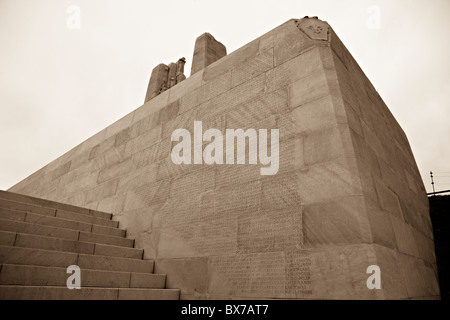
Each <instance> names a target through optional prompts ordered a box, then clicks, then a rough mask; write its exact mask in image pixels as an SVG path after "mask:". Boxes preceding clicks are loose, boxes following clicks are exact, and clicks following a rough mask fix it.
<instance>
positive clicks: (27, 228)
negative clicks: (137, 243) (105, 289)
mask: <svg viewBox="0 0 450 320" xmlns="http://www.w3.org/2000/svg"><path fill="white" fill-rule="evenodd" d="M0 230H1V231H10V232H16V233H24V234H35V235H40V236H47V237H53V238H59V239H67V240H79V241H83V242H94V243H103V244H110V245H113V246H119V247H127V248H133V246H134V240H132V239H126V238H120V237H114V236H109V235H104V234H95V233H91V232H84V231H76V230H72V229H64V228H57V227H51V226H45V225H38V224H33V223H27V222H22V221H14V220H3V219H0Z"/></svg>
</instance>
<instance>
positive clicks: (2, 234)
mask: <svg viewBox="0 0 450 320" xmlns="http://www.w3.org/2000/svg"><path fill="white" fill-rule="evenodd" d="M15 241H16V233H15V232H9V231H0V245H1V246H13V245H14V243H15Z"/></svg>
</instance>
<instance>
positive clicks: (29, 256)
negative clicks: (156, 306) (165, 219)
mask: <svg viewBox="0 0 450 320" xmlns="http://www.w3.org/2000/svg"><path fill="white" fill-rule="evenodd" d="M0 264H19V265H36V266H49V267H52V266H53V267H62V268H67V267H68V266H70V265H77V266H79V267H80V268H81V269H94V270H109V271H125V272H137V273H153V268H154V261H153V260H138V259H128V258H119V257H111V256H97V255H90V254H78V253H73V252H61V251H53V250H43V249H33V248H22V247H11V246H0Z"/></svg>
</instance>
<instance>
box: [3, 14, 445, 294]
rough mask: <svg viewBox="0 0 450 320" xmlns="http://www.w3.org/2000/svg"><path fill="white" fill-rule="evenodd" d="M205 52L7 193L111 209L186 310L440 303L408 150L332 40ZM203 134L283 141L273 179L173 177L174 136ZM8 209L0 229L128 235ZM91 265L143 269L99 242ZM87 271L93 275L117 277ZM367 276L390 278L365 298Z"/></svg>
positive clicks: (328, 33) (319, 24) (199, 168)
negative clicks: (195, 306)
mask: <svg viewBox="0 0 450 320" xmlns="http://www.w3.org/2000/svg"><path fill="white" fill-rule="evenodd" d="M197 42H198V43H197V45H196V51H195V52H194V61H193V64H192V68H193V69H192V76H191V77H189V78H188V79H186V80H184V81H183V82H182V83H179V84H178V85H175V86H172V87H170V83H167V82H166V87H165V88H163V89H164V90H162V91H163V92H161V93H160V94H159V95H155V96H153V98H152V99H151V100H149V101H148V102H146V103H145V104H144V105H143V106H141V107H140V108H138V109H136V110H135V111H133V112H132V113H131V114H130V115H128V116H126V117H124V118H123V119H121V120H119V121H118V122H116V123H115V124H113V125H112V126H111V127H108V128H106V129H105V130H103V131H101V132H100V133H99V134H97V135H96V136H94V137H92V138H91V139H89V140H88V141H86V142H84V143H83V144H81V145H80V146H78V147H76V148H74V149H73V150H71V151H69V152H68V153H67V154H65V155H63V156H62V157H61V158H59V159H57V160H56V161H55V162H54V163H52V164H49V165H48V166H46V167H45V168H43V169H42V170H40V171H38V172H37V173H35V174H33V175H32V176H31V177H29V178H27V179H26V180H24V181H22V182H21V183H19V184H17V185H16V186H14V187H13V188H12V190H13V191H17V192H21V193H25V194H29V195H34V196H38V197H43V198H46V199H51V200H56V201H62V200H65V201H67V202H68V203H70V204H72V205H75V204H76V205H82V206H89V207H90V208H91V209H92V210H100V211H103V210H105V211H109V210H110V209H111V211H113V212H114V217H113V221H112V222H119V224H120V226H121V227H123V228H125V227H127V229H128V236H130V235H131V236H133V237H135V238H136V247H137V248H141V249H145V252H144V256H145V257H146V258H151V259H155V271H156V272H158V273H163V274H167V276H168V277H167V286H168V287H170V288H178V289H180V290H181V291H180V292H181V298H185V299H202V298H220V299H228V298H284V299H410V298H412V299H415V298H423V297H438V296H439V288H438V286H437V281H436V273H435V270H434V268H435V257H434V252H433V250H434V245H433V234H432V229H431V224H430V218H429V215H428V202H427V198H426V194H425V189H424V187H423V183H422V181H421V179H420V174H419V172H418V169H417V165H416V163H415V160H414V156H413V154H412V152H411V148H410V146H409V143H408V141H407V138H406V136H405V134H404V132H403V131H402V129H401V128H400V126H399V124H398V123H397V121H396V120H395V119H394V117H393V116H392V114H391V113H390V112H389V109H388V108H387V106H386V105H385V104H384V102H383V101H382V99H381V98H380V97H379V95H378V94H377V92H376V90H375V88H373V86H372V85H371V83H370V82H369V80H368V79H367V78H366V76H365V75H364V73H363V72H362V70H361V69H360V68H359V66H358V64H357V63H356V61H355V60H354V59H353V57H352V56H351V55H350V53H348V51H347V50H346V48H345V46H344V45H343V44H342V43H341V42H340V40H339V39H338V38H337V36H336V34H335V33H334V31H333V30H332V29H331V27H330V26H329V25H328V24H327V23H326V22H324V21H320V20H318V19H315V18H303V19H292V20H289V21H287V22H286V23H284V24H282V25H281V26H279V27H277V28H276V29H274V30H272V31H270V32H268V33H266V34H265V35H263V36H262V37H260V38H258V39H255V40H254V41H252V42H250V43H249V44H247V45H245V46H244V47H242V48H240V49H238V50H236V51H234V52H233V53H231V54H229V55H226V51H225V48H224V47H223V46H222V45H220V44H219V43H217V42H215V40H214V41H213V38H212V37H211V36H209V35H203V36H201V37H200V38H199V39H198V41H197ZM208 46H209V47H215V48H216V49H214V50H209V51H208ZM218 59H220V60H218ZM182 66H183V62H179V63H177V64H171V65H170V68H169V67H168V69H169V70H166V69H165V66H164V65H160V66H159V67H157V68H155V70H154V73H155V78H154V79H159V80H158V81H159V82H158V83H159V84H158V85H157V86H156V87H152V86H150V87H152V88H153V89H152V90H150V91H149V92H152V93H150V96H151V95H152V94H157V93H159V92H160V91H161V88H162V87H161V85H162V83H163V81H164V79H166V80H167V79H168V77H169V74H170V78H173V75H174V72H173V69H174V68H175V70H176V72H175V78H176V82H178V75H179V73H180V70H181V69H182ZM158 77H159V78H158ZM152 79H153V75H152ZM152 81H153V80H151V81H150V82H152ZM155 81H156V80H155ZM148 94H149V93H148ZM146 101H147V99H146ZM194 121H202V123H203V130H206V129H210V128H215V129H218V130H219V131H221V132H224V130H226V129H238V128H242V129H243V130H247V129H255V130H258V129H279V130H280V131H279V135H280V141H279V160H278V164H279V169H278V172H277V174H276V175H274V176H261V175H260V171H259V170H260V168H261V165H260V164H257V165H250V164H248V163H246V164H240V165H226V164H224V165H218V164H217V165H216V164H213V165H206V164H192V165H188V164H180V165H177V164H174V163H173V162H172V160H171V156H170V155H171V150H172V148H173V147H174V146H175V144H176V142H173V141H171V135H172V133H173V131H174V130H176V129H186V130H187V131H188V132H189V133H190V134H191V136H193V134H194V129H193V123H194ZM206 145H207V143H202V151H203V150H204V149H205V147H206ZM245 153H246V156H247V157H248V155H249V154H248V153H249V151H248V150H246V152H245ZM87 155H88V156H87ZM393 155H395V156H393ZM0 195H1V194H0ZM0 199H1V197H0ZM5 201H15V200H14V199H6V200H5ZM5 203H6V205H5V206H4V209H3V210H1V211H0V217H15V218H17V219H22V220H23V219H24V220H25V222H32V221H33V219H34V221H41V222H42V223H43V224H45V225H49V226H64V227H67V228H75V227H80V228H81V229H79V230H82V229H83V228H91V229H89V230H82V231H84V232H94V233H101V234H105V235H110V236H121V237H123V236H124V235H125V234H124V233H123V232H122V231H112V230H114V229H113V228H111V227H112V226H113V225H111V226H110V227H108V226H100V225H97V224H94V223H95V221H99V220H95V221H94V220H93V219H92V218H91V217H89V219H88V218H83V219H82V221H83V222H78V224H77V222H75V221H72V222H67V224H63V223H64V221H63V219H59V220H58V211H57V212H56V217H44V218H45V219H44V218H42V217H43V216H42V215H40V216H39V217H36V216H37V215H36V214H34V216H33V213H27V214H26V216H23V214H19V213H15V212H13V211H11V209H12V207H8V205H7V202H5ZM29 204H33V203H29ZM23 210H25V211H27V210H28V209H27V208H25V207H24V208H23ZM61 210H67V211H70V209H68V208H61ZM92 212H94V211H90V213H92ZM42 214H44V213H42ZM49 214H51V212H49ZM60 216H61V212H60ZM38 218H39V219H38ZM97 218H103V217H100V216H99V217H97ZM43 219H44V220H43ZM80 221H81V220H80ZM74 224H77V225H74ZM114 226H117V225H114ZM116 230H117V229H116ZM83 234H84V233H83ZM14 237H15V234H14ZM5 239H6V240H5V241H6V242H7V241H11V239H12V236H5ZM104 239H106V238H104ZM17 240H19V244H20V242H21V241H23V240H21V239H20V237H18V239H17ZM17 240H16V241H17ZM116 241H122V240H116ZM117 248H118V249H117ZM95 254H100V255H111V256H112V255H114V256H120V257H128V258H133V259H136V261H138V260H137V259H139V258H141V257H142V250H138V249H133V248H123V247H114V246H108V245H101V244H98V245H96V246H95ZM99 257H100V256H99ZM80 258H81V261H83V260H85V261H86V259H85V258H84V256H83V255H81V256H80ZM90 259H91V261H90V262H86V265H92V264H94V265H96V264H98V265H103V266H105V268H106V265H107V263H108V262H107V261H106V262H105V261H104V260H102V261H101V262H99V261H93V260H92V259H94V258H90ZM112 264H114V265H116V267H117V268H119V269H120V265H121V263H120V262H114V263H112ZM370 265H378V266H380V268H381V289H380V290H370V289H368V288H367V285H366V280H367V278H368V277H369V275H368V274H367V273H366V270H367V267H368V266H370ZM112 270H113V269H112ZM8 290H12V289H8ZM118 294H119V298H124V297H126V298H145V297H152V294H150V293H143V292H141V291H123V290H122V289H121V290H119V291H118ZM147 294H149V295H148V296H147ZM171 294H173V295H174V296H177V295H178V291H174V292H173V293H171Z"/></svg>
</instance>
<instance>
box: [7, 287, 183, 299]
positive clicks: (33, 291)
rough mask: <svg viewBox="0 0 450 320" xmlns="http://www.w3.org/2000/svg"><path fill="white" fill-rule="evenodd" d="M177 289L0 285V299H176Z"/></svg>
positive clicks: (178, 296) (177, 296) (177, 297)
mask: <svg viewBox="0 0 450 320" xmlns="http://www.w3.org/2000/svg"><path fill="white" fill-rule="evenodd" d="M179 298H180V291H179V290H178V289H130V288H82V289H81V290H77V289H73V290H69V289H67V288H66V287H51V286H6V285H5V286H3V285H2V286H0V299H1V300H178V299H179Z"/></svg>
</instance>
